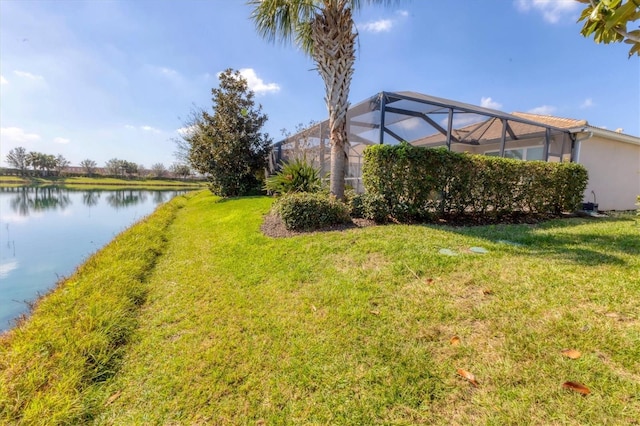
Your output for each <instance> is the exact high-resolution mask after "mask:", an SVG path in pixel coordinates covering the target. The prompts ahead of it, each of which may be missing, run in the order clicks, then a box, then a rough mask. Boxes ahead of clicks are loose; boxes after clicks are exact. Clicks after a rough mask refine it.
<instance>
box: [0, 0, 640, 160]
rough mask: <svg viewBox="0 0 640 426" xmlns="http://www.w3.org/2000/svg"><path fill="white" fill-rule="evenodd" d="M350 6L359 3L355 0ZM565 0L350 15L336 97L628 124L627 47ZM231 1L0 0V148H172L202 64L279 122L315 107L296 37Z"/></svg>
mask: <svg viewBox="0 0 640 426" xmlns="http://www.w3.org/2000/svg"><path fill="white" fill-rule="evenodd" d="M363 3H364V2H363ZM580 8H581V4H580V3H577V2H575V1H574V0H483V1H477V0H453V1H432V0H413V1H399V2H398V3H397V4H395V5H394V6H393V7H373V6H365V7H363V9H362V11H361V12H360V13H358V14H356V24H357V27H358V32H359V35H360V37H359V47H358V53H357V55H358V59H357V61H356V71H355V75H354V78H353V82H352V87H351V95H350V100H351V102H352V103H357V102H359V101H361V100H363V99H364V98H366V97H369V96H372V95H373V94H375V93H378V92H380V91H382V90H386V91H400V90H411V91H417V92H422V93H426V94H429V95H433V96H438V97H443V98H448V99H454V100H457V101H462V102H467V103H471V104H475V105H482V106H487V107H490V108H494V109H499V110H502V111H507V112H512V111H529V112H537V113H547V114H552V115H557V116H560V117H569V118H578V119H586V120H588V121H589V123H590V124H592V125H596V126H602V127H606V128H608V129H611V130H615V129H618V128H622V129H624V133H627V134H631V135H635V136H639V135H640V60H638V58H637V57H634V58H632V59H627V50H628V49H627V47H626V45H623V44H616V45H597V44H595V43H594V42H593V41H592V40H590V39H585V38H583V37H582V36H581V35H580V34H579V31H580V28H581V24H577V23H576V20H577V18H578V16H579V12H580ZM250 13H251V9H250V7H249V6H247V5H246V4H245V2H244V1H242V0H212V1H204V0H198V1H193V0H181V1H178V0H154V1H146V0H129V1H124V0H122V1H106V0H93V1H65V0H55V1H53V0H51V1H37V0H30V1H17V0H0V74H1V84H0V126H1V128H2V133H1V140H0V155H1V157H2V162H3V163H4V160H5V158H6V154H7V153H8V151H9V150H10V149H12V148H13V147H16V146H23V147H25V148H26V149H27V150H28V151H40V152H44V153H48V154H62V155H64V156H65V157H66V158H67V159H69V160H70V161H71V162H72V164H74V165H77V164H78V163H79V162H80V161H82V160H83V159H86V158H88V159H92V160H94V161H96V162H97V163H98V165H101V166H102V165H104V163H105V162H106V161H107V160H109V159H110V158H114V157H117V158H121V159H125V160H128V161H133V162H136V163H139V164H143V165H145V166H147V167H150V166H151V165H152V164H154V163H158V162H160V163H163V164H165V165H166V166H169V165H170V164H171V163H173V162H174V161H175V158H174V155H173V152H174V151H175V146H174V143H173V142H172V138H175V137H177V136H178V135H179V133H178V130H179V129H180V128H182V127H183V126H184V121H185V119H186V118H187V117H188V115H189V112H190V110H191V109H192V107H193V106H194V105H196V106H201V107H205V108H210V107H211V88H212V87H215V86H217V78H216V75H217V74H218V73H219V72H220V71H223V70H224V69H226V68H229V67H230V68H234V69H239V70H242V72H243V74H244V75H245V76H246V77H247V79H248V81H249V84H250V87H252V89H253V90H254V91H255V92H256V95H257V101H258V102H259V103H260V104H262V106H263V111H264V112H265V113H266V114H267V115H268V116H269V121H268V122H267V124H266V126H265V131H267V132H268V133H269V134H270V135H271V137H272V138H273V139H274V141H277V140H279V139H280V138H281V135H282V134H281V129H289V130H293V129H294V128H295V126H296V125H297V124H299V123H308V122H310V121H311V120H323V119H325V118H326V107H325V105H324V100H323V97H324V87H323V83H322V80H321V78H320V76H319V75H318V74H317V72H316V71H314V70H313V68H314V65H313V62H312V61H311V60H310V59H309V58H307V57H306V56H305V55H304V54H303V53H302V52H301V51H300V50H299V49H298V48H296V47H295V46H283V45H279V44H275V45H274V44H270V43H268V42H266V41H264V40H263V39H261V38H260V37H259V36H258V35H257V33H256V31H255V29H254V26H253V23H252V22H251V21H250V20H249V15H250Z"/></svg>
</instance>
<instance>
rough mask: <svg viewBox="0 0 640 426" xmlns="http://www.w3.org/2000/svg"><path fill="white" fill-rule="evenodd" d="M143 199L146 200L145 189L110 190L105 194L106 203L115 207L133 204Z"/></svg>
mask: <svg viewBox="0 0 640 426" xmlns="http://www.w3.org/2000/svg"><path fill="white" fill-rule="evenodd" d="M144 201H147V194H146V191H135V190H125V191H112V192H110V193H109V195H108V196H107V203H108V204H109V205H110V206H111V207H113V208H115V209H118V208H120V207H128V206H135V205H136V204H138V203H141V202H144Z"/></svg>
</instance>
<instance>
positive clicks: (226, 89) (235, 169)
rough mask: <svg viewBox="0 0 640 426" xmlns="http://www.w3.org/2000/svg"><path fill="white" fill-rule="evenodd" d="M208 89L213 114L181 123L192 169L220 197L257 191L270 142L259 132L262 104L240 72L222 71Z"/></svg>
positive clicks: (196, 115) (265, 119) (205, 112)
mask: <svg viewBox="0 0 640 426" xmlns="http://www.w3.org/2000/svg"><path fill="white" fill-rule="evenodd" d="M218 78H219V80H220V85H219V87H218V88H214V89H212V90H211V94H212V102H213V114H210V113H208V112H207V111H201V112H199V113H197V114H194V117H193V118H192V120H191V122H189V123H186V127H185V128H188V129H190V131H188V132H185V133H184V134H183V135H182V138H183V139H184V141H185V143H186V145H187V146H188V147H189V154H188V157H189V162H190V163H191V165H192V167H193V168H194V169H196V170H197V171H199V172H200V173H203V174H205V175H206V176H207V178H208V180H209V188H210V189H211V191H212V192H213V193H214V194H217V195H221V196H223V197H232V196H239V195H247V194H250V193H252V192H255V191H258V190H259V189H260V187H261V183H262V180H263V176H264V168H265V166H266V161H267V154H268V151H269V146H270V145H271V139H269V137H268V135H267V134H266V133H262V132H261V129H262V127H263V126H264V124H265V122H266V121H267V115H266V114H263V113H262V106H261V105H257V106H256V104H255V101H254V93H253V92H252V91H251V90H249V87H248V85H247V81H246V80H245V79H244V77H242V75H240V72H239V71H234V70H232V69H230V68H229V69H227V70H225V71H224V72H223V73H221V74H220V75H219V77H218Z"/></svg>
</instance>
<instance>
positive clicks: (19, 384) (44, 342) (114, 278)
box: [0, 194, 190, 424]
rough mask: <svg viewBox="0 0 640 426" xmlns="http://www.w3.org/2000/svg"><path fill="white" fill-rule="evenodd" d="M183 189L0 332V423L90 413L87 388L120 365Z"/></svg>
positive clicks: (72, 419)
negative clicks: (16, 321)
mask: <svg viewBox="0 0 640 426" xmlns="http://www.w3.org/2000/svg"><path fill="white" fill-rule="evenodd" d="M189 197H190V195H189V194H187V195H185V196H179V197H176V198H174V199H173V200H172V201H170V202H168V203H166V204H164V205H162V206H161V207H159V208H158V209H157V210H156V211H155V212H154V213H153V214H151V215H150V216H148V217H147V218H145V219H143V220H141V221H140V222H138V223H137V224H135V225H134V226H132V227H131V228H129V229H127V230H125V231H124V232H122V233H121V234H120V235H118V236H117V237H116V238H115V239H114V240H113V241H112V242H111V243H109V244H108V245H107V246H105V247H104V248H103V249H101V250H100V251H98V252H97V253H96V254H94V255H93V256H91V257H90V258H89V259H88V260H87V261H86V262H85V263H84V264H83V265H81V266H80V267H79V268H78V269H77V270H76V271H75V272H74V273H73V274H72V275H71V276H70V277H69V278H67V279H65V280H63V281H61V282H60V283H59V284H58V286H57V287H56V288H55V289H54V290H53V291H52V292H51V293H49V294H48V295H46V296H44V297H42V298H41V299H40V300H39V301H38V302H37V303H36V304H35V306H34V307H33V310H32V313H31V316H30V317H29V318H27V319H23V320H21V321H20V322H19V323H18V324H17V325H16V327H15V328H13V329H12V330H10V331H8V332H6V333H5V334H3V335H2V336H0V423H9V424H12V423H22V422H24V423H28V424H44V423H49V424H68V423H77V422H82V421H83V420H86V419H87V418H90V417H91V413H92V411H93V410H94V409H95V404H97V402H96V401H94V400H93V398H91V389H92V387H95V386H96V385H98V384H99V383H101V382H104V381H105V380H107V379H108V378H109V377H111V376H113V374H115V372H116V371H117V369H118V366H119V361H120V359H121V357H122V354H123V352H124V345H125V343H126V342H127V340H128V337H129V336H130V334H131V332H132V331H133V330H134V329H135V328H136V326H137V317H138V314H139V310H140V306H141V305H142V304H143V303H144V301H145V298H146V294H147V291H148V289H147V283H146V278H147V276H148V275H149V273H150V272H151V271H152V270H153V269H154V267H155V264H156V262H157V260H158V257H159V256H161V255H162V253H163V250H164V248H165V245H166V242H167V239H166V233H167V230H168V228H169V226H170V225H171V223H172V222H173V220H174V218H175V217H176V214H177V212H178V211H179V210H180V209H181V208H182V207H183V206H184V205H185V204H186V201H187V199H188V198H189Z"/></svg>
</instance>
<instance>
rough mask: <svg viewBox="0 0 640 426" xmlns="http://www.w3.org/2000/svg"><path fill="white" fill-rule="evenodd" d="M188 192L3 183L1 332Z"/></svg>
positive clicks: (0, 212)
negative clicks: (110, 246) (63, 281)
mask: <svg viewBox="0 0 640 426" xmlns="http://www.w3.org/2000/svg"><path fill="white" fill-rule="evenodd" d="M184 192H186V191H183V190H170V191H167V190H161V191H149V190H138V189H133V190H131V189H126V190H71V189H66V188H58V187H19V188H15V187H14V188H7V187H0V332H2V331H4V330H6V329H8V328H10V327H11V326H12V325H13V321H14V320H15V319H16V318H18V317H19V316H20V315H22V314H24V313H26V312H28V310H29V307H28V303H29V302H32V301H34V300H36V299H37V297H38V296H39V295H42V294H44V293H46V292H47V291H49V290H50V289H51V288H53V287H54V286H55V284H56V282H57V281H58V280H59V279H60V278H62V277H65V276H69V275H70V274H71V273H72V272H73V271H74V270H75V269H76V267H78V266H79V265H80V264H81V263H82V262H83V261H84V260H86V259H87V258H88V257H89V255H91V254H92V253H94V252H95V251H97V250H98V249H100V248H101V247H103V246H104V245H105V244H107V243H108V242H109V241H110V240H112V239H113V237H115V236H116V235H117V234H118V233H120V232H121V231H123V230H124V229H126V228H128V227H129V226H131V225H132V224H133V223H135V222H137V221H138V220H140V219H142V218H143V217H144V216H147V215H149V214H150V213H151V212H153V211H154V210H155V208H156V207H157V206H158V204H160V203H163V202H166V201H168V200H170V199H171V198H173V197H174V196H176V195H178V194H183V193H184Z"/></svg>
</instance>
